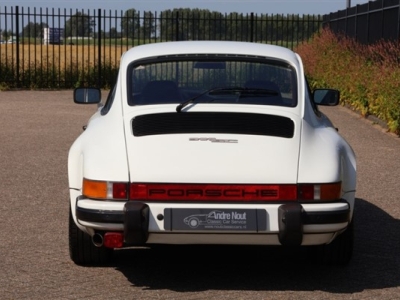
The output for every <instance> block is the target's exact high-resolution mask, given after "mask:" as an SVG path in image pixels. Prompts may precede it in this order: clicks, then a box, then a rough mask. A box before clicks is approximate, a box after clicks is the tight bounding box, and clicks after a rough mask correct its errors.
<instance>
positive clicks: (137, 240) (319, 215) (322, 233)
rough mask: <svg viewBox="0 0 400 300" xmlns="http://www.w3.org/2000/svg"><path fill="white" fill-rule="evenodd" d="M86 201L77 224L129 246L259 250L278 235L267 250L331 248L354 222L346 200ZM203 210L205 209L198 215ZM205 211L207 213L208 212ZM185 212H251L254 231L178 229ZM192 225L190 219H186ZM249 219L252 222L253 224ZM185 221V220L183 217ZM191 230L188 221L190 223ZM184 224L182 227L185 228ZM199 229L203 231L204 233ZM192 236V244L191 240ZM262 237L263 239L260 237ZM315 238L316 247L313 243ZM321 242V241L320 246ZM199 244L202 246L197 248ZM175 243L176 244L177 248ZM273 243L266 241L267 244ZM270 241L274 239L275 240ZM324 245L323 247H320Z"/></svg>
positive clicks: (78, 212)
mask: <svg viewBox="0 0 400 300" xmlns="http://www.w3.org/2000/svg"><path fill="white" fill-rule="evenodd" d="M99 203H100V201H95V200H90V199H81V200H78V201H77V206H76V218H77V220H78V223H79V224H80V225H82V226H85V227H89V228H92V229H94V230H95V231H123V232H124V240H125V244H126V245H143V244H146V243H180V241H179V240H180V239H179V238H177V239H176V238H175V237H179V235H181V236H182V237H183V236H186V239H184V240H186V241H191V240H193V242H194V243H207V240H208V238H207V237H209V243H214V242H213V241H217V243H218V238H217V239H215V238H214V237H211V236H213V235H216V236H218V235H220V236H221V237H222V236H224V237H226V238H225V239H223V241H222V240H221V241H220V243H233V244H236V243H240V242H238V241H239V239H240V238H236V237H241V239H243V236H248V237H249V238H248V239H249V240H248V242H247V243H249V244H251V243H252V242H251V241H253V242H254V243H255V244H259V243H260V241H262V239H260V237H259V235H273V236H274V238H273V239H272V240H274V241H276V242H266V243H262V244H281V245H304V244H314V243H315V244H320V243H324V242H329V241H330V239H332V237H334V235H335V234H336V233H337V232H340V231H342V230H344V229H345V228H346V227H347V225H348V223H349V221H350V219H351V209H350V205H349V204H348V203H347V202H346V201H344V200H342V201H340V202H335V203H319V204H299V203H287V204H245V205H243V204H242V205H240V204H193V203H191V204H182V203H178V204H177V203H144V202H136V201H135V202H133V201H131V202H126V203H118V202H104V201H102V202H101V207H99ZM199 207H201V209H199ZM203 207H204V208H203ZM179 210H181V211H185V212H186V211H188V212H191V211H193V210H199V211H204V212H206V213H205V214H203V215H201V216H204V215H206V214H207V213H209V212H210V211H222V212H223V211H229V212H231V211H232V210H237V211H246V212H247V213H248V216H249V215H250V213H253V215H252V216H253V217H252V219H256V221H254V220H253V221H251V222H250V220H249V221H248V222H250V223H251V224H250V223H248V224H249V225H251V228H250V229H249V228H248V229H245V230H243V231H242V229H240V230H238V227H235V226H233V227H232V228H233V229H232V230H230V229H229V228H228V227H226V228H221V229H218V228H219V227H215V226H214V228H213V229H212V230H208V229H207V228H206V227H202V228H196V230H193V228H189V227H185V225H182V226H181V225H179V226H175V227H174V225H171V224H173V218H174V216H177V215H178V213H177V212H179ZM186 219H187V218H186ZM249 219H250V218H249ZM182 220H183V217H182ZM185 222H186V224H187V221H185ZM181 223H182V224H183V222H181ZM199 229H200V230H199ZM188 236H191V237H192V238H187V237H188ZM257 236H258V237H257ZM313 236H314V237H315V242H313ZM321 237H322V240H321ZM196 239H197V242H196ZM172 240H174V241H175V242H173V241H172ZM267 240H268V239H265V241H267ZM270 240H271V239H270ZM321 241H322V242H321Z"/></svg>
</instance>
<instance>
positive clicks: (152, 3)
mask: <svg viewBox="0 0 400 300" xmlns="http://www.w3.org/2000/svg"><path fill="white" fill-rule="evenodd" d="M349 2H350V4H351V6H356V5H359V4H364V3H367V2H368V1H365V0H309V1H304V0H201V1H198V0H183V1H182V0H180V1H179V0H176V1H174V0H109V1H105V0H81V1H76V0H66V1H65V0H64V1H61V0H47V1H46V0H17V1H16V0H2V1H1V4H0V11H3V10H4V8H5V7H7V8H8V7H10V8H11V7H15V6H19V7H20V9H21V8H23V9H24V10H25V9H28V8H30V9H33V8H36V9H39V8H42V9H46V8H47V9H49V12H51V11H52V9H53V8H54V9H55V10H56V11H58V9H61V11H63V10H64V9H67V12H69V10H70V9H72V10H73V11H75V10H76V9H78V10H79V11H81V10H90V11H91V10H94V9H99V8H100V9H102V10H106V12H107V13H108V12H109V11H111V12H112V13H114V12H115V11H117V12H120V11H126V10H128V9H132V8H134V9H136V10H137V11H140V12H143V11H151V12H160V11H163V10H167V9H174V8H191V9H194V8H199V9H208V10H210V11H215V12H219V13H228V14H229V13H231V12H237V13H243V14H246V13H251V12H253V13H255V14H256V13H257V14H299V15H303V14H315V15H324V14H329V13H331V12H336V11H338V10H344V9H346V7H347V4H348V3H349Z"/></svg>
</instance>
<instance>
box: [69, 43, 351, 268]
mask: <svg viewBox="0 0 400 300" xmlns="http://www.w3.org/2000/svg"><path fill="white" fill-rule="evenodd" d="M74 101H75V102H76V103H81V104H93V103H100V104H99V105H98V109H97V112H95V113H94V115H93V116H92V117H91V118H90V120H89V121H88V123H87V126H85V130H84V131H83V133H82V134H81V135H80V136H79V137H78V138H77V139H76V141H75V142H74V143H73V145H72V147H71V149H70V151H69V157H68V177H69V191H70V219H69V249H70V256H71V259H72V260H73V261H74V262H75V263H76V264H83V265H84V264H99V263H104V262H106V261H108V260H109V259H110V258H111V255H112V253H113V250H114V249H116V248H123V247H132V246H149V247H151V246H152V245H160V244H162V245H163V244H175V245H177V244H180V245H194V244H202V245H205V244H207V245H215V244H224V245H232V247H233V246H234V245H281V246H282V247H286V246H299V247H303V246H307V247H308V246H311V247H308V248H313V249H317V250H318V251H315V253H317V254H318V255H317V256H318V259H319V260H320V261H322V262H324V263H329V264H346V263H348V262H349V260H350V258H351V256H352V251H353V231H354V230H353V212H354V203H355V188H356V159H355V155H354V152H353V150H352V149H351V147H350V146H349V145H348V143H347V142H346V141H345V140H344V139H343V138H342V137H341V136H340V135H339V133H338V131H337V130H336V129H335V128H334V127H333V125H332V123H331V122H330V121H329V119H328V118H327V117H326V116H325V115H324V114H323V113H321V112H320V111H319V110H318V105H328V106H334V105H337V104H338V103H339V91H337V90H333V89H316V90H314V91H311V90H310V88H309V86H308V84H307V81H306V78H305V74H304V68H303V64H302V61H301V58H300V57H299V55H297V54H296V53H294V52H293V51H291V50H289V49H286V48H283V47H278V46H272V45H264V44H256V43H246V42H228V41H224V42H222V41H189V42H168V43H157V44H151V45H143V46H138V47H134V48H132V49H130V50H128V51H127V52H126V53H124V55H123V56H122V58H121V63H120V68H119V74H118V76H117V78H116V83H115V86H114V87H113V88H112V90H111V91H110V93H109V95H108V97H107V99H106V100H105V102H104V103H102V102H101V93H100V90H99V89H96V88H78V89H76V90H75V91H74Z"/></svg>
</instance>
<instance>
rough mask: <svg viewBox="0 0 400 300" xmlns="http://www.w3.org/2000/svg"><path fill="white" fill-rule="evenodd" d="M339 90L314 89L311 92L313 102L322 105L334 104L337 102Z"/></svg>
mask: <svg viewBox="0 0 400 300" xmlns="http://www.w3.org/2000/svg"><path fill="white" fill-rule="evenodd" d="M339 100H340V92H339V91H338V90H333V89H316V90H314V92H313V101H314V103H315V104H318V105H324V106H335V105H338V104H339Z"/></svg>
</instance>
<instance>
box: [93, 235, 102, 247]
mask: <svg viewBox="0 0 400 300" xmlns="http://www.w3.org/2000/svg"><path fill="white" fill-rule="evenodd" d="M92 243H93V245H95V246H96V247H101V246H103V236H102V235H101V234H100V233H95V234H94V235H93V236H92Z"/></svg>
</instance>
